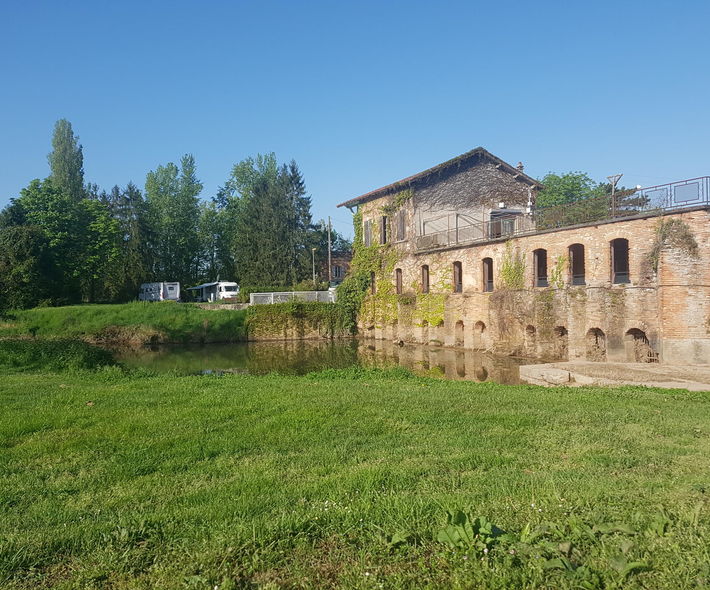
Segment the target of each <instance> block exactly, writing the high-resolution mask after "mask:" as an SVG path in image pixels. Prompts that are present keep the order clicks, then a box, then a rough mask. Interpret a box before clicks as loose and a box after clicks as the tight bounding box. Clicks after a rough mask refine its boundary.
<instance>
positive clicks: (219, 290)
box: [187, 281, 239, 303]
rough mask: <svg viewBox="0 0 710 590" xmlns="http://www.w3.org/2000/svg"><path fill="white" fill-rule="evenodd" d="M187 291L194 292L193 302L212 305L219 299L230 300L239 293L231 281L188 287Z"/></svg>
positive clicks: (237, 286) (236, 286) (235, 284)
mask: <svg viewBox="0 0 710 590" xmlns="http://www.w3.org/2000/svg"><path fill="white" fill-rule="evenodd" d="M187 290H188V291H196V293H195V300H196V301H201V302H203V303H212V302H213V301H219V300H220V299H230V298H231V297H236V296H237V293H239V285H238V284H237V283H234V282H232V281H215V282H214V283H204V284H202V285H197V286H196V287H188V288H187Z"/></svg>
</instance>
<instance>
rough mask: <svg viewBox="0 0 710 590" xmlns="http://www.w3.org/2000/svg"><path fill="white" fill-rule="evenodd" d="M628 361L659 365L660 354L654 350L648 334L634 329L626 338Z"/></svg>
mask: <svg viewBox="0 0 710 590" xmlns="http://www.w3.org/2000/svg"><path fill="white" fill-rule="evenodd" d="M624 348H625V349H626V360H627V361H628V362H631V363H657V362H658V353H657V352H656V351H655V350H653V347H652V346H651V343H650V342H649V341H648V338H647V337H646V333H645V332H644V331H642V330H638V329H637V328H632V329H631V330H629V331H628V332H626V334H625V336H624Z"/></svg>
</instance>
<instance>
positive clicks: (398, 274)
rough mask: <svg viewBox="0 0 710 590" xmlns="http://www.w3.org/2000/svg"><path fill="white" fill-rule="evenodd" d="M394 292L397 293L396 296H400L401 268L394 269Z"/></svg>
mask: <svg viewBox="0 0 710 590" xmlns="http://www.w3.org/2000/svg"><path fill="white" fill-rule="evenodd" d="M394 290H395V292H396V293H397V295H401V294H402V269H401V268H395V269H394Z"/></svg>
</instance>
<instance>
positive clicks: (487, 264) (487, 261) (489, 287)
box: [483, 258, 493, 292]
mask: <svg viewBox="0 0 710 590" xmlns="http://www.w3.org/2000/svg"><path fill="white" fill-rule="evenodd" d="M483 290H484V291H486V292H490V291H493V259H492V258H484V259H483Z"/></svg>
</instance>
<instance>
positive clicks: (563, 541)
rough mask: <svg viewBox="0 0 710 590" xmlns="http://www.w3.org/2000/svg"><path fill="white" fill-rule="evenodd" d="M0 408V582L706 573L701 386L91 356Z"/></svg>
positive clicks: (20, 389)
mask: <svg viewBox="0 0 710 590" xmlns="http://www.w3.org/2000/svg"><path fill="white" fill-rule="evenodd" d="M0 408H2V412H0V586H2V587H7V588H42V587H53V588H145V589H149V588H150V589H152V588H205V589H208V588H209V589H212V590H213V589H214V588H219V589H221V590H224V589H227V588H280V587H287V588H315V587H323V588H335V587H344V588H588V589H589V588H621V587H623V588H648V589H659V588H668V589H671V588H672V589H677V588H707V587H708V585H710V565H709V564H710V550H709V547H710V514H709V510H710V502H709V501H708V497H709V495H710V396H709V395H708V394H706V393H687V392H678V391H661V390H654V389H645V388H623V389H601V388H599V389H593V388H579V389H564V388H559V389H544V388H538V387H532V386H502V385H495V384H489V383H484V384H476V383H467V382H448V381H440V380H433V379H420V378H411V377H407V376H405V375H404V374H403V373H400V372H389V373H388V372H384V373H382V372H377V371H363V370H350V371H344V372H338V371H326V372H324V373H320V374H314V375H310V376H306V377H284V376H276V375H270V376H266V377H254V376H242V375H229V376H223V377H216V376H201V377H197V376H196V377H176V376H168V375H162V376H153V375H149V374H141V373H133V374H127V373H125V372H122V371H121V370H120V369H118V368H115V367H109V368H105V369H102V370H99V371H97V372H94V373H90V372H83V373H82V372H77V373H64V374H9V373H8V374H5V375H2V376H0ZM448 510H453V511H455V510H461V511H463V512H464V513H465V514H467V515H468V516H469V519H468V521H467V523H465V524H464V523H462V517H461V515H458V516H457V517H456V518H454V519H453V520H454V523H453V524H452V525H451V526H450V527H449V529H448V530H442V529H445V527H446V526H447V511H448ZM479 516H482V517H485V518H486V519H487V521H485V522H484V521H480V520H474V519H476V518H477V517H479ZM488 522H490V523H492V524H493V525H496V526H497V527H499V528H500V529H502V530H504V531H505V532H506V534H505V535H502V536H497V535H499V533H498V532H497V531H496V530H495V529H493V528H491V527H490V526H489V524H488ZM457 523H458V524H457ZM476 533H477V536H476Z"/></svg>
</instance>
